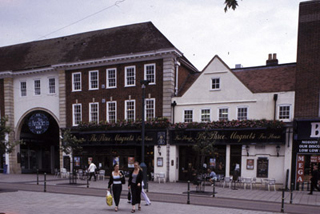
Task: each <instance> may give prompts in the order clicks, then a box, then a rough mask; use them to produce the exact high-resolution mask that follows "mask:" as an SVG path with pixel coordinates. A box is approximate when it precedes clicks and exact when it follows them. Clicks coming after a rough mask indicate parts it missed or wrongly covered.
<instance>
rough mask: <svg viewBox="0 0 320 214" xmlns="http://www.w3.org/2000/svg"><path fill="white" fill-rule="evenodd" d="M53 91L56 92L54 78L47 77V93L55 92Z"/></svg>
mask: <svg viewBox="0 0 320 214" xmlns="http://www.w3.org/2000/svg"><path fill="white" fill-rule="evenodd" d="M55 93H56V79H55V78H49V94H55Z"/></svg>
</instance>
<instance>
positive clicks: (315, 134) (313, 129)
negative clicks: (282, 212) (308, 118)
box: [310, 123, 320, 137]
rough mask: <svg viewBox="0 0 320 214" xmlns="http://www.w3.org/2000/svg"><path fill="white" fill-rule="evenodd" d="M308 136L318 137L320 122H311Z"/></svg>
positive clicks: (319, 134)
mask: <svg viewBox="0 0 320 214" xmlns="http://www.w3.org/2000/svg"><path fill="white" fill-rule="evenodd" d="M310 137H320V123H311V135H310Z"/></svg>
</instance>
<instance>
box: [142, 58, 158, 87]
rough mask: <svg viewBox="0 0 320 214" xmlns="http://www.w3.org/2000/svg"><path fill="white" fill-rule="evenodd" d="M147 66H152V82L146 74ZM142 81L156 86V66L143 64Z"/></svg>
mask: <svg viewBox="0 0 320 214" xmlns="http://www.w3.org/2000/svg"><path fill="white" fill-rule="evenodd" d="M149 66H152V67H153V72H154V73H153V81H150V80H149V79H148V74H147V68H148V67H149ZM144 80H149V81H150V82H149V85H155V84H156V64H155V63H152V64H145V65H144Z"/></svg>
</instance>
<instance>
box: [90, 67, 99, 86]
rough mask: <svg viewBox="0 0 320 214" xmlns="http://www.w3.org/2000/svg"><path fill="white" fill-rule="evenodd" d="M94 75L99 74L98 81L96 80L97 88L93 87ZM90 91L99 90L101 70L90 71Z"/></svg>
mask: <svg viewBox="0 0 320 214" xmlns="http://www.w3.org/2000/svg"><path fill="white" fill-rule="evenodd" d="M93 73H96V74H97V80H95V81H96V84H97V87H95V88H94V87H92V85H93V80H92V74H93ZM89 90H99V70H92V71H89Z"/></svg>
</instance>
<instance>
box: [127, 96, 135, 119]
mask: <svg viewBox="0 0 320 214" xmlns="http://www.w3.org/2000/svg"><path fill="white" fill-rule="evenodd" d="M124 102H125V105H124V108H125V109H124V115H125V120H130V121H135V120H136V100H125V101H124ZM129 102H133V108H134V109H133V119H128V111H127V108H128V103H129Z"/></svg>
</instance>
